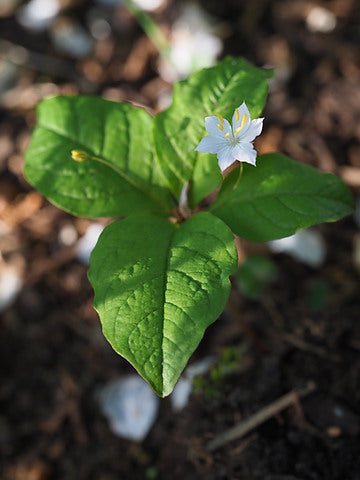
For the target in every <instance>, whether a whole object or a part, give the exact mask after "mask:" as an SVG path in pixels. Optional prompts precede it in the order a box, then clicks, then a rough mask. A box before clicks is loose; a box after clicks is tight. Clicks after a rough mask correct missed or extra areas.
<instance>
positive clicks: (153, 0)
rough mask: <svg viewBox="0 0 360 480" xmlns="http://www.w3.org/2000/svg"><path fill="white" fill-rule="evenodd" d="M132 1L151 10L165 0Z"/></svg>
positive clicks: (144, 8)
mask: <svg viewBox="0 0 360 480" xmlns="http://www.w3.org/2000/svg"><path fill="white" fill-rule="evenodd" d="M133 2H134V3H135V4H136V5H137V6H138V7H139V8H142V9H143V10H147V11H148V12H151V11H152V10H156V9H157V8H159V7H161V5H162V4H163V3H164V2H165V0H133Z"/></svg>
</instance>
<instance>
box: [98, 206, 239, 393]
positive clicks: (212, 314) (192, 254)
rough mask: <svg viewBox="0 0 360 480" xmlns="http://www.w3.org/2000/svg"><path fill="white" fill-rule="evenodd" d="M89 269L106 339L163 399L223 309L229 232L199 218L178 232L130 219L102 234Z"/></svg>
mask: <svg viewBox="0 0 360 480" xmlns="http://www.w3.org/2000/svg"><path fill="white" fill-rule="evenodd" d="M90 265H91V267H90V270H89V279H90V282H91V283H92V285H93V287H94V291H95V300H94V306H95V308H96V310H97V311H98V313H99V316H100V320H101V322H102V326H103V332H104V335H105V337H106V338H107V339H108V340H109V342H110V343H111V345H112V346H113V348H114V349H115V350H116V351H117V352H118V353H119V354H120V355H122V356H123V357H125V358H126V359H127V360H128V361H129V362H130V363H131V364H132V365H133V366H134V367H135V368H136V369H137V371H138V372H139V373H140V375H142V376H143V377H144V378H145V380H147V381H148V383H149V384H150V385H151V386H152V388H153V389H154V391H155V392H156V393H157V394H158V395H161V396H166V395H168V394H169V393H171V391H172V389H173V388H174V385H175V383H176V381H177V379H178V378H179V375H180V374H181V372H182V370H183V368H184V366H185V364H186V362H187V360H188V358H189V357H190V355H191V353H192V352H193V351H194V349H195V348H196V346H197V345H198V343H199V341H200V340H201V338H202V336H203V333H204V330H205V329H206V327H207V326H208V325H210V324H211V323H212V322H214V320H216V318H217V317H218V315H219V314H220V313H221V312H222V310H223V308H224V306H225V304H226V301H227V297H228V294H229V289H230V281H229V275H230V274H232V273H234V271H235V270H236V266H237V253H236V248H235V245H234V241H233V235H232V233H231V231H230V230H229V228H228V227H227V226H226V225H225V224H224V223H223V222H222V221H221V220H219V219H218V218H216V217H214V216H213V215H211V214H210V213H205V212H202V213H198V214H197V215H194V216H193V217H191V218H190V219H189V220H188V221H186V222H184V223H183V224H181V225H180V226H178V225H174V224H172V223H170V222H168V221H167V220H165V219H162V218H159V217H155V216H150V215H134V216H130V217H128V218H126V219H125V220H120V221H116V222H113V223H112V224H110V225H109V226H108V227H106V228H105V230H104V231H103V233H102V234H101V236H100V238H99V241H98V243H97V245H96V247H95V249H94V250H93V253H92V255H91V261H90Z"/></svg>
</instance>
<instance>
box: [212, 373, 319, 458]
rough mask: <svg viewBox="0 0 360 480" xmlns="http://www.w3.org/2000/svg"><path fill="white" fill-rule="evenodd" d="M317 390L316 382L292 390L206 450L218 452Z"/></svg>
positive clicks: (213, 442)
mask: <svg viewBox="0 0 360 480" xmlns="http://www.w3.org/2000/svg"><path fill="white" fill-rule="evenodd" d="M315 388H316V385H315V383H314V382H309V383H308V384H307V385H306V386H305V387H304V388H302V389H298V390H292V391H291V392H289V393H287V394H286V395H284V396H283V397H280V398H278V399H277V400H275V402H273V403H271V404H270V405H268V406H266V407H264V408H263V409H261V410H259V411H258V412H257V413H255V414H254V415H252V416H251V417H249V418H246V419H245V420H243V421H242V422H240V423H238V424H237V425H235V426H234V427H232V428H229V429H228V430H226V431H225V432H223V433H222V434H221V435H219V436H217V437H215V438H214V439H213V440H211V441H210V442H209V443H208V444H207V445H206V449H207V450H208V451H213V450H216V449H217V448H220V447H222V446H223V445H225V444H227V443H229V442H231V441H232V440H236V439H239V438H241V437H243V436H244V435H246V434H247V433H249V432H250V431H251V430H254V429H255V428H257V427H258V426H259V425H261V424H262V423H264V422H266V421H267V420H269V419H270V418H271V417H273V416H274V415H276V414H278V413H280V412H281V411H282V410H285V409H286V408H288V407H290V406H291V405H296V404H297V403H298V399H299V398H302V397H305V396H306V395H309V394H310V393H312V392H313V391H314V390H315Z"/></svg>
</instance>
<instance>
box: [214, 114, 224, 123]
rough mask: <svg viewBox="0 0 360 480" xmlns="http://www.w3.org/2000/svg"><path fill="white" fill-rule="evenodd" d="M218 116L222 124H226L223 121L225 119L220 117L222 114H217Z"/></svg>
mask: <svg viewBox="0 0 360 480" xmlns="http://www.w3.org/2000/svg"><path fill="white" fill-rule="evenodd" d="M216 116H217V117H218V119H219V120H220V122H221V123H224V119H223V117H222V116H221V115H220V113H216Z"/></svg>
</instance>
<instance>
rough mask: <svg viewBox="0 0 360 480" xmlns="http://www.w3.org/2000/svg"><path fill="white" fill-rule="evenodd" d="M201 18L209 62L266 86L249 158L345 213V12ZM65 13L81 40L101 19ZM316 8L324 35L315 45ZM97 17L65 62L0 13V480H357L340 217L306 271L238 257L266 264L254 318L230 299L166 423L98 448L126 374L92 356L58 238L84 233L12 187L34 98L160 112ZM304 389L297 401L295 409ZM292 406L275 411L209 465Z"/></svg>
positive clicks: (304, 10)
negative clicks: (316, 187) (106, 400)
mask: <svg viewBox="0 0 360 480" xmlns="http://www.w3.org/2000/svg"><path fill="white" fill-rule="evenodd" d="M185 3H186V2H179V1H168V2H165V6H164V7H162V8H160V9H158V10H157V11H155V12H154V13H152V14H151V15H152V17H153V18H154V19H155V20H156V21H157V22H158V23H159V25H160V26H161V28H163V30H164V32H166V34H167V35H170V32H171V27H172V25H173V23H174V22H175V21H176V19H177V18H178V17H179V15H180V14H181V10H182V7H183V6H184V4H185ZM199 3H200V4H202V7H203V8H204V9H205V10H206V12H207V13H209V14H211V15H212V16H213V17H214V18H215V19H216V21H217V27H216V28H217V33H218V35H219V36H220V37H221V38H222V41H223V51H222V54H221V56H224V55H226V54H231V55H234V56H244V57H245V58H247V59H248V60H249V61H251V62H253V63H254V64H256V65H259V66H261V65H271V66H274V67H275V68H276V71H277V76H276V79H275V81H273V82H272V84H271V89H270V95H269V101H268V104H267V107H266V109H265V112H264V116H265V119H266V120H265V129H264V133H263V135H262V136H261V137H260V138H259V139H258V143H257V149H258V151H260V152H268V151H274V150H276V151H281V152H283V153H286V154H288V155H290V156H292V157H293V158H295V159H296V160H298V161H301V162H305V163H308V164H311V165H314V166H316V167H317V168H319V169H321V170H323V171H328V172H333V173H335V174H337V175H338V176H340V177H342V178H343V179H344V180H345V181H346V182H347V183H348V185H349V186H350V187H351V189H352V191H353V193H354V196H355V198H357V197H358V194H359V188H360V144H359V140H360V127H359V125H360V49H359V45H360V29H359V25H360V5H359V2H358V1H357V0H328V1H323V2H320V1H319V2H313V1H308V0H273V1H268V0H253V1H251V2H247V1H240V0H238V1H236V0H223V1H221V2H215V1H213V0H209V1H205V0H204V1H202V2H199ZM5 4H6V2H5ZM9 4H10V3H9ZM62 5H64V9H63V11H62V13H61V16H62V17H61V18H60V19H59V18H58V19H57V20H56V21H57V22H58V21H69V19H70V20H71V21H75V20H76V21H78V22H79V24H80V25H82V26H83V27H84V29H85V31H86V29H87V19H88V18H89V12H90V11H92V12H95V13H96V12H98V10H96V11H95V10H94V9H95V8H96V9H98V8H100V7H99V5H98V4H96V2H95V1H94V2H92V1H89V2H84V1H80V0H78V1H75V0H73V1H71V0H68V1H63V2H62ZM315 6H320V7H325V8H326V10H327V12H331V14H333V16H330V17H329V18H330V20H331V19H335V20H336V25H333V26H332V28H331V21H330V23H329V25H328V31H319V28H320V30H321V28H323V29H324V28H325V27H321V26H320V27H319V26H316V25H317V24H316V21H315V20H311V15H310V14H311V11H313V9H314V7H315ZM101 8H103V9H105V10H102V13H104V12H105V13H106V15H108V17H109V18H111V22H109V24H110V25H111V32H110V33H109V34H108V35H107V36H106V37H105V36H103V37H101V38H97V39H95V40H94V45H93V47H94V48H93V49H92V51H91V53H89V54H88V55H86V56H85V57H83V58H77V59H74V58H72V57H71V56H70V55H69V54H67V53H65V52H60V53H59V51H58V50H56V49H55V47H54V44H53V43H52V42H51V41H50V38H51V29H53V30H54V29H55V28H56V27H55V26H54V25H53V26H52V27H49V28H48V30H45V31H42V32H33V31H29V30H27V29H26V28H25V27H23V26H21V25H20V24H19V22H18V21H17V17H16V15H15V13H16V12H15V10H14V9H13V10H11V8H10V7H9V8H8V9H6V7H1V3H0V108H1V111H0V251H1V258H0V278H1V276H3V277H4V272H8V271H9V269H11V271H12V272H16V274H17V275H18V278H20V279H21V281H22V282H23V284H22V287H21V288H19V290H20V291H19V293H18V295H17V298H16V300H15V301H14V302H13V303H12V304H11V305H9V306H7V307H6V308H3V309H2V312H1V314H0V478H1V480H48V479H49V480H50V479H54V480H72V479H74V480H85V479H86V480H95V479H96V480H115V479H117V480H118V479H124V480H127V479H129V480H130V479H131V480H136V479H159V480H160V479H166V480H168V479H173V480H177V479H186V480H191V479H206V480H220V479H243V480H357V479H360V455H359V454H360V440H359V434H360V388H359V387H360V355H359V354H360V322H359V319H360V302H359V293H358V292H359V268H360V259H359V255H360V250H359V249H360V234H359V227H358V226H357V224H356V221H355V220H354V218H352V217H349V218H346V219H344V220H342V221H340V222H338V223H335V224H326V225H321V226H319V227H318V228H317V230H318V231H319V232H320V233H321V234H322V235H323V238H324V239H325V244H326V250H327V254H326V259H325V261H324V264H323V265H322V266H321V267H318V268H316V267H310V266H306V265H304V264H303V263H301V262H299V261H296V260H294V259H292V258H291V257H290V256H288V255H286V254H284V253H279V254H274V253H269V252H268V248H267V247H266V246H264V245H249V244H246V243H242V248H243V249H244V251H245V252H251V251H259V252H265V253H267V254H269V255H271V258H272V259H273V260H274V261H275V262H276V265H277V270H278V274H277V277H276V280H275V281H274V282H273V283H272V285H271V286H270V287H269V288H268V289H267V290H266V293H265V294H264V295H263V296H262V297H261V299H260V300H257V301H252V300H248V299H246V298H245V297H244V296H243V295H242V294H241V292H239V289H238V288H237V286H236V284H235V281H234V285H233V289H232V293H231V297H230V302H229V305H228V307H227V308H226V310H225V312H224V313H223V315H222V316H221V317H220V319H219V320H218V321H217V322H215V324H213V325H212V326H211V327H210V328H209V329H208V331H207V332H206V335H205V337H204V339H203V341H202V343H201V345H200V347H199V348H198V350H197V351H196V352H195V354H194V355H193V357H192V359H191V361H190V363H191V362H194V361H196V360H199V359H202V358H203V357H205V356H207V355H214V356H215V357H216V358H217V362H216V365H215V367H213V369H212V370H211V371H210V372H209V373H208V374H206V375H204V376H203V377H201V378H198V379H197V380H196V382H195V386H194V391H193V393H192V395H191V397H190V400H189V403H188V405H187V406H186V407H185V408H184V409H183V410H181V411H180V412H174V410H173V408H172V406H171V402H170V400H169V399H164V400H161V405H160V410H159V415H158V418H157V420H156V422H155V424H154V426H153V428H152V429H151V431H150V433H149V434H148V436H147V437H146V439H145V440H144V441H143V442H140V443H135V442H131V441H128V440H124V439H121V438H119V437H116V436H115V435H114V434H113V433H112V432H111V431H110V429H109V426H108V423H107V421H106V419H105V418H104V416H103V414H102V413H101V412H100V409H99V406H98V403H97V401H96V391H97V390H98V388H99V387H100V386H102V385H104V384H105V383H106V382H108V381H110V380H111V379H114V378H117V377H119V376H121V375H123V374H128V373H132V368H131V367H130V366H129V365H128V364H127V363H126V362H125V361H124V360H123V359H122V358H121V357H119V356H118V355H117V354H115V353H114V352H113V350H112V349H111V347H110V346H109V345H108V344H107V342H106V341H105V340H104V339H103V337H102V334H101V330H100V324H99V320H98V317H97V314H96V312H95V311H94V310H93V308H92V295H93V293H92V289H91V287H90V285H89V282H88V280H87V277H86V270H87V266H86V265H84V264H83V263H81V262H80V261H79V260H77V258H76V256H75V248H74V245H73V244H67V243H66V242H65V241H64V239H63V236H61V232H64V231H70V232H73V233H74V232H75V236H76V238H78V237H80V236H81V235H83V234H84V233H85V231H86V229H87V227H88V225H89V224H90V223H91V222H90V221H89V220H85V219H77V218H74V217H72V216H70V215H68V214H66V213H64V212H62V211H60V210H58V209H57V208H55V207H54V206H52V205H50V204H49V203H47V202H46V201H45V200H44V199H43V198H42V197H41V196H40V195H39V194H37V193H36V192H35V191H34V190H33V189H32V188H31V187H30V186H29V185H28V184H27V182H26V181H25V180H24V178H23V175H22V168H23V152H24V150H25V148H26V145H27V144H28V140H29V135H30V132H31V129H32V128H33V126H34V123H35V113H34V107H35V105H36V103H37V102H38V101H39V100H40V99H41V98H43V97H46V96H48V95H50V94H56V93H65V94H66V93H77V92H79V93H88V94H99V95H103V96H105V97H106V98H111V99H113V100H126V101H135V102H138V103H141V104H143V105H145V106H147V107H149V108H150V109H153V110H157V109H159V108H160V105H161V101H160V100H161V99H162V98H163V96H164V95H165V96H166V94H167V93H168V92H169V91H171V84H170V83H169V82H166V81H165V80H164V79H162V78H161V77H160V76H159V72H158V58H159V55H158V52H157V50H156V49H155V47H154V46H153V45H152V43H151V41H150V40H149V39H148V38H147V37H146V36H145V35H144V33H143V31H142V29H141V28H140V27H139V25H138V23H137V22H136V20H135V19H134V18H133V17H132V16H131V15H130V14H129V13H128V12H127V10H126V9H125V8H124V7H123V6H116V7H115V6H113V7H111V6H108V7H101ZM318 12H319V11H318ZM95 13H94V14H95ZM312 15H313V16H314V14H312ZM314 22H315V24H314ZM320 23H321V22H320ZM314 25H315V26H314ZM57 27H58V25H57ZM64 229H65V230H64ZM62 239H63V240H62ZM6 278H8V277H6ZM8 281H9V280H8ZM319 285H320V287H319ZM5 287H6V286H5V285H4V284H3V283H2V284H1V286H0V289H4V290H6V288H5ZM319 288H320V290H319ZM319 292H320V293H319ZM321 292H322V293H321ZM309 382H313V390H312V391H311V392H308V393H307V394H306V395H303V396H301V395H298V394H296V392H297V391H298V389H303V388H306V386H307V385H309ZM289 392H293V394H292V396H291V399H290V401H289V404H288V406H287V408H282V409H278V410H277V411H276V412H274V413H273V414H271V415H269V417H268V418H267V419H266V420H265V421H262V422H259V424H257V425H256V426H255V428H253V429H251V430H250V431H249V432H248V433H246V434H245V435H243V436H241V437H238V438H236V439H234V440H231V441H228V442H225V443H224V444H223V445H221V446H219V448H217V449H215V450H209V448H208V444H209V442H211V441H212V440H214V439H217V438H218V437H219V436H220V435H221V434H223V433H224V432H225V431H226V430H227V429H229V428H230V427H232V426H234V425H235V424H238V423H239V422H240V421H242V420H244V419H247V418H254V417H253V416H254V415H255V414H257V413H258V412H261V411H264V410H263V409H266V408H268V407H269V406H270V407H271V406H272V405H274V402H277V401H278V400H279V399H280V398H281V397H282V396H283V395H285V394H287V393H289ZM265 411H266V410H265Z"/></svg>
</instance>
